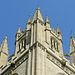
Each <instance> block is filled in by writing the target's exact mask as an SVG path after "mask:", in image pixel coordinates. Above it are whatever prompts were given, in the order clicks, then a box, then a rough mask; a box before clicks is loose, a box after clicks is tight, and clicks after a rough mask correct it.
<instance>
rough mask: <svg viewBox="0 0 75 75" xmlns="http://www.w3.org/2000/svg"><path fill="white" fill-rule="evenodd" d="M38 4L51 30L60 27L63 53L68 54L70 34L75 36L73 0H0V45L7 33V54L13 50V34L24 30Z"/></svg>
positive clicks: (74, 2) (74, 1) (74, 5)
mask: <svg viewBox="0 0 75 75" xmlns="http://www.w3.org/2000/svg"><path fill="white" fill-rule="evenodd" d="M38 4H39V7H40V11H41V14H42V16H43V19H44V20H45V17H46V14H47V15H48V17H49V20H50V22H51V25H50V26H51V28H55V30H56V27H57V24H58V25H59V27H60V30H61V32H62V39H63V50H64V53H69V47H70V46H69V43H70V32H71V30H72V34H73V35H74V36H75V34H74V33H75V30H74V29H75V0H0V44H1V42H2V41H3V38H4V37H5V35H6V33H7V37H8V48H9V54H12V53H14V50H15V46H14V43H15V34H16V32H17V29H18V27H19V24H20V27H21V30H24V29H25V28H26V23H27V20H28V18H29V15H30V14H31V17H33V14H34V13H35V11H36V8H37V5H38Z"/></svg>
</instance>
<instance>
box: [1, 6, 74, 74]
mask: <svg viewBox="0 0 75 75" xmlns="http://www.w3.org/2000/svg"><path fill="white" fill-rule="evenodd" d="M73 44H74V43H73V37H71V44H70V45H71V47H70V55H71V59H72V63H75V62H74V54H73V53H74V49H73V48H74V45H73ZM6 47H7V46H6ZM6 50H7V48H6ZM8 62H9V64H8V65H7V66H6V67H5V68H2V70H1V72H0V74H1V75H75V67H74V66H71V65H70V62H69V60H68V59H67V58H66V57H65V56H64V53H63V48H62V34H61V31H60V28H59V27H57V30H56V31H55V29H54V28H53V29H52V28H51V25H50V21H49V18H48V16H46V18H45V22H44V20H43V17H42V14H41V12H40V8H39V7H37V8H36V12H35V14H34V17H33V19H31V17H29V19H28V22H27V27H26V28H25V30H23V31H22V32H21V29H20V27H19V28H18V31H17V33H16V40H15V54H14V56H12V57H11V59H10V60H9V61H8Z"/></svg>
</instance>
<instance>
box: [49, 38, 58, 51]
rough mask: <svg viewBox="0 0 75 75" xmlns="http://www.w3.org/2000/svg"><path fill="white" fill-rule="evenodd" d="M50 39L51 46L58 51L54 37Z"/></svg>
mask: <svg viewBox="0 0 75 75" xmlns="http://www.w3.org/2000/svg"><path fill="white" fill-rule="evenodd" d="M50 40H51V48H52V49H54V50H56V51H59V44H58V41H57V40H56V39H55V38H54V37H51V39H50Z"/></svg>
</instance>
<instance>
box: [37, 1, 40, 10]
mask: <svg viewBox="0 0 75 75" xmlns="http://www.w3.org/2000/svg"><path fill="white" fill-rule="evenodd" d="M36 10H40V8H39V2H38V5H37V8H36Z"/></svg>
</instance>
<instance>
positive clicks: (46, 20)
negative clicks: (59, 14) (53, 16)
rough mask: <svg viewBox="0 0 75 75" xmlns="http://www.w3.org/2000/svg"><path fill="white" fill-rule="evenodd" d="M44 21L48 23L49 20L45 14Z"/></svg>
mask: <svg viewBox="0 0 75 75" xmlns="http://www.w3.org/2000/svg"><path fill="white" fill-rule="evenodd" d="M45 23H49V24H50V21H49V19H48V17H47V16H46V19H45Z"/></svg>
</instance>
